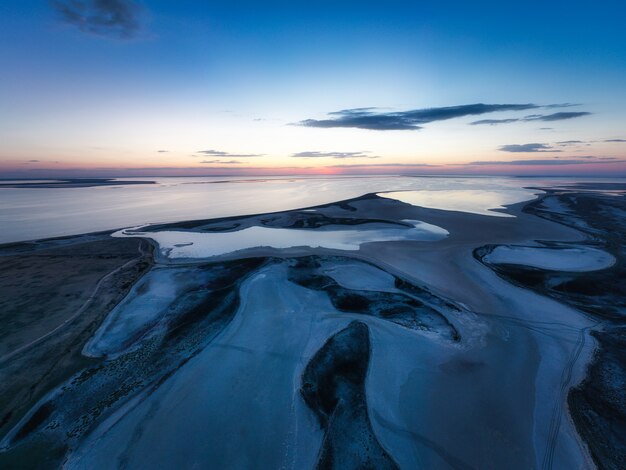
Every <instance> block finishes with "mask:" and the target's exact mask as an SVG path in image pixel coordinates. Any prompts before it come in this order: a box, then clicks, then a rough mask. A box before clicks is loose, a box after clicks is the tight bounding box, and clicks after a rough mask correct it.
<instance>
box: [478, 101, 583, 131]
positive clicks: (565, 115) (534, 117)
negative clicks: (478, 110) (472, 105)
mask: <svg viewBox="0 0 626 470" xmlns="http://www.w3.org/2000/svg"><path fill="white" fill-rule="evenodd" d="M551 106H552V105H548V106H546V107H551ZM571 106H574V105H571ZM590 114H591V113H589V112H587V111H577V112H569V111H567V112H565V111H564V112H560V113H552V114H531V115H529V116H524V117H523V118H507V119H481V120H479V121H473V122H470V125H472V126H479V125H491V126H494V125H497V124H510V123H512V122H532V121H545V122H552V121H564V120H566V119H574V118H578V117H583V116H589V115H590ZM542 129H551V128H542Z"/></svg>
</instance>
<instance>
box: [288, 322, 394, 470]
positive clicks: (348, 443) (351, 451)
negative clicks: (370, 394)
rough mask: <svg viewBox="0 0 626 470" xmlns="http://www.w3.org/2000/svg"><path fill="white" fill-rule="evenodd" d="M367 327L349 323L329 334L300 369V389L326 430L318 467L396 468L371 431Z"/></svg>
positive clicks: (358, 323) (361, 324)
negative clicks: (366, 390) (368, 399)
mask: <svg viewBox="0 0 626 470" xmlns="http://www.w3.org/2000/svg"><path fill="white" fill-rule="evenodd" d="M369 359H370V340H369V330H368V328H367V326H366V325H365V324H364V323H361V322H356V321H355V322H352V323H350V325H348V327H347V328H345V329H343V330H341V331H340V332H338V333H336V334H335V335H334V336H332V337H331V338H329V339H328V340H327V341H326V343H325V344H324V345H323V346H322V348H321V349H320V350H319V351H318V352H317V353H315V355H314V356H313V358H312V359H311V361H310V362H309V363H308V365H307V367H306V369H305V370H304V373H303V374H302V385H301V389H300V393H301V394H302V397H303V398H304V401H305V402H306V404H307V405H308V407H309V408H311V410H313V412H314V413H315V415H316V416H317V419H318V421H319V423H320V426H321V427H322V429H323V430H324V434H325V436H324V442H323V444H322V448H321V450H320V454H319V457H318V462H317V468H321V469H345V468H355V469H356V468H363V469H367V468H371V469H374V468H376V469H392V468H398V466H397V464H396V463H395V462H394V461H393V459H392V458H391V456H390V455H389V454H388V453H387V452H386V451H385V449H384V448H383V447H382V446H381V445H380V443H379V442H378V439H377V438H376V436H375V435H374V431H373V429H372V425H371V423H370V420H369V416H368V412H367V401H366V396H365V378H366V377H367V370H368V365H369Z"/></svg>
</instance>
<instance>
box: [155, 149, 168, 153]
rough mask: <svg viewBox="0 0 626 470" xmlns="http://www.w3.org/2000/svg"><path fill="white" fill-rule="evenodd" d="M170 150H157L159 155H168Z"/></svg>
mask: <svg viewBox="0 0 626 470" xmlns="http://www.w3.org/2000/svg"><path fill="white" fill-rule="evenodd" d="M168 152H169V150H157V153H168Z"/></svg>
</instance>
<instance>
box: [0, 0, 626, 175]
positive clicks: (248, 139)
mask: <svg viewBox="0 0 626 470" xmlns="http://www.w3.org/2000/svg"><path fill="white" fill-rule="evenodd" d="M625 17H626V2H623V1H616V0H615V1H605V0H598V1H595V2H582V1H568V2H565V1H559V0H556V1H549V2H546V1H535V0H527V1H524V2H503V1H498V2H495V1H493V2H492V1H475V2H467V1H453V0H451V1H447V2H434V1H428V2H426V1H418V0H414V1H395V0H386V1H385V2H381V1H376V2H374V1H368V0H360V1H341V2H338V1H326V0H318V1H317V2H303V1H264V2H263V1H255V2H249V1H228V2H226V1H221V2H220V1H206V0H205V1H192V0H179V1H175V2H174V1H166V0H142V1H139V0H137V1H135V0H51V1H48V0H3V1H2V2H0V64H2V73H1V74H0V178H15V177H53V176H56V177H67V176H117V177H121V176H153V175H162V176H166V175H172V176H180V175H195V176H200V175H225V174H228V175H234V174H242V175H255V174H258V175H269V174H276V175H279V174H487V175H488V174H494V175H569V174H571V175H583V176H601V175H605V176H626V85H625V84H626V28H625V27H624V18H625Z"/></svg>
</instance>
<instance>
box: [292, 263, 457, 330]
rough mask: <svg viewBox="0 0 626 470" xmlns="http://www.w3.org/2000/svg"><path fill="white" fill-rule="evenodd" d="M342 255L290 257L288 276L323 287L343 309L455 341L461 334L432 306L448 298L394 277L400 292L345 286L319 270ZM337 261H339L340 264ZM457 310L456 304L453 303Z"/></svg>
mask: <svg viewBox="0 0 626 470" xmlns="http://www.w3.org/2000/svg"><path fill="white" fill-rule="evenodd" d="M342 261H345V259H343V258H341V257H316V256H309V257H303V258H297V259H294V260H292V261H291V265H290V273H289V280H290V281H291V282H294V283H295V284H298V285H300V286H302V287H306V288H308V289H313V290H319V291H324V292H326V294H328V296H329V298H330V301H331V302H332V304H333V306H334V307H335V308H336V309H337V310H339V311H342V312H349V313H360V314H365V315H372V316H375V317H378V318H382V319H384V320H388V321H392V322H394V323H397V324H398V325H401V326H404V327H406V328H410V329H414V330H427V331H434V332H438V333H440V334H443V335H446V336H447V337H448V338H450V339H452V340H454V341H458V340H460V335H459V333H458V331H457V330H456V328H455V327H454V326H453V325H452V324H451V323H450V322H449V321H448V319H447V318H446V316H445V315H444V314H443V313H441V312H440V311H439V310H438V309H437V308H435V306H438V307H447V306H448V305H451V304H449V302H446V301H444V300H441V299H438V298H437V297H436V296H434V295H433V294H431V293H430V292H428V291H426V290H425V289H421V288H420V287H417V286H413V285H411V284H410V283H408V282H407V281H405V280H402V279H399V278H395V285H396V287H397V288H398V289H399V290H401V291H400V292H384V291H371V290H354V289H347V288H345V287H343V286H341V285H339V284H338V283H337V282H336V281H335V280H334V279H333V278H332V277H330V276H327V275H325V274H320V272H319V268H320V267H321V263H329V264H338V263H341V262H342ZM339 265H340V264H339ZM454 310H456V311H458V308H456V307H454Z"/></svg>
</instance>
